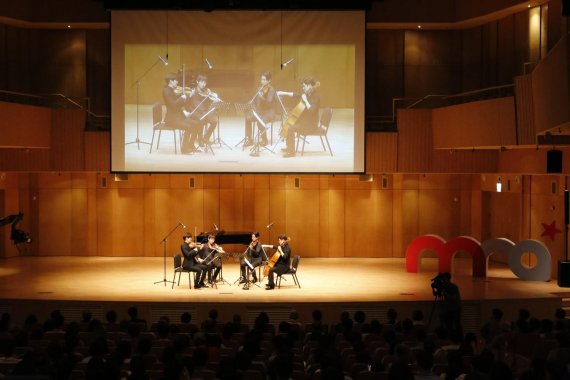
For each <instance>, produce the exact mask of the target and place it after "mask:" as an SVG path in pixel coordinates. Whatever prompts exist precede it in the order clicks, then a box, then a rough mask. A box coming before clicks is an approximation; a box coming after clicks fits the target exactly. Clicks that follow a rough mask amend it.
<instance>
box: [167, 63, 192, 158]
mask: <svg viewBox="0 0 570 380" xmlns="http://www.w3.org/2000/svg"><path fill="white" fill-rule="evenodd" d="M164 80H165V82H166V86H165V87H164V88H163V89H162V97H163V99H164V104H165V105H166V115H165V116H164V123H165V124H166V125H168V126H171V127H173V128H174V127H176V128H180V129H181V130H183V131H184V137H183V139H182V142H181V144H180V145H181V146H180V151H181V152H182V154H191V153H193V152H196V151H197V148H196V146H195V145H194V144H195V142H196V138H197V136H198V124H196V123H195V122H193V121H192V120H191V119H189V118H187V117H186V116H185V113H184V109H185V106H186V104H187V102H188V100H189V98H190V97H191V96H192V95H193V91H192V90H190V91H189V92H186V91H179V93H177V92H178V91H177V90H178V89H179V87H178V75H177V74H175V73H169V74H167V75H166V77H165V78H164Z"/></svg>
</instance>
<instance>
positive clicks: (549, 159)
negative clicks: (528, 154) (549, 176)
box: [546, 149, 562, 173]
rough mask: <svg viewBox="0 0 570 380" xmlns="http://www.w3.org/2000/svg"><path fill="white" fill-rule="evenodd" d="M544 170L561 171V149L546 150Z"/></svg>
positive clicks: (548, 171)
mask: <svg viewBox="0 0 570 380" xmlns="http://www.w3.org/2000/svg"><path fill="white" fill-rule="evenodd" d="M546 172H547V173H562V151H561V150H554V149H553V150H549V151H548V152H546Z"/></svg>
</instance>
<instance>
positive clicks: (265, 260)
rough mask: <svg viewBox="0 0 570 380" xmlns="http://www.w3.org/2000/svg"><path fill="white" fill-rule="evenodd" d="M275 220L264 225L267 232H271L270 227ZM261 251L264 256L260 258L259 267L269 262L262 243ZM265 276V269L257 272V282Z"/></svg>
mask: <svg viewBox="0 0 570 380" xmlns="http://www.w3.org/2000/svg"><path fill="white" fill-rule="evenodd" d="M274 223H275V222H272V223H269V224H268V225H267V226H265V228H267V230H268V231H269V232H271V227H273V224H274ZM261 252H263V256H264V258H263V259H262V262H261V265H260V266H259V268H261V267H262V266H263V267H266V266H267V264H268V263H269V256H267V252H265V248H263V244H262V245H261ZM262 275H263V277H261V276H262ZM264 278H265V270H264V271H263V272H259V282H261V281H263V279H264Z"/></svg>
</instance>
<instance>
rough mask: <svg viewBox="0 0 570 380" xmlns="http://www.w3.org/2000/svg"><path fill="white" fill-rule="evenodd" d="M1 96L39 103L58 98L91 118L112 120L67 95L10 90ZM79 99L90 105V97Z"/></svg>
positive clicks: (0, 91)
mask: <svg viewBox="0 0 570 380" xmlns="http://www.w3.org/2000/svg"><path fill="white" fill-rule="evenodd" d="M0 94H6V95H11V96H17V97H24V98H32V99H36V100H39V101H42V100H43V101H46V102H48V101H49V100H48V98H47V97H53V96H55V97H58V98H62V99H64V100H65V101H66V102H68V103H69V104H71V105H73V106H74V107H77V108H79V109H82V110H84V111H85V112H86V113H87V114H88V115H89V116H92V117H96V118H99V119H104V118H110V115H100V114H96V113H95V112H93V111H91V110H90V109H89V107H87V108H86V107H85V106H83V105H81V104H79V103H78V102H77V101H75V100H73V99H72V98H70V97H69V96H67V95H64V94H61V93H50V94H29V93H25V92H18V91H9V90H0ZM78 99H83V100H85V101H86V102H87V103H89V98H88V97H84V98H78Z"/></svg>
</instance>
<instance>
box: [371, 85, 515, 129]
mask: <svg viewBox="0 0 570 380" xmlns="http://www.w3.org/2000/svg"><path fill="white" fill-rule="evenodd" d="M514 86H515V85H514V84H504V85H498V86H493V87H487V88H482V89H478V90H471V91H464V92H460V93H457V94H428V95H425V96H424V97H422V98H392V115H381V116H377V115H376V116H369V117H367V118H366V121H367V123H369V124H381V123H392V124H394V123H396V115H397V112H396V111H397V109H398V108H406V109H411V108H417V107H418V106H419V105H421V104H422V103H424V104H425V103H427V101H428V100H430V99H435V100H439V101H440V103H439V104H437V105H434V104H431V105H430V104H427V106H425V107H426V108H438V107H442V106H444V105H451V104H461V103H468V102H471V101H475V100H478V99H481V98H482V97H483V96H487V97H490V96H492V97H495V98H496V97H504V95H501V93H500V92H499V91H501V90H505V89H512V88H514ZM474 96H479V98H478V99H472V100H468V99H466V100H464V101H461V99H460V98H466V97H471V98H472V97H474ZM458 99H459V101H458ZM450 102H453V103H450ZM402 103H411V104H408V105H402ZM441 103H446V104H441ZM398 105H400V106H398Z"/></svg>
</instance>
